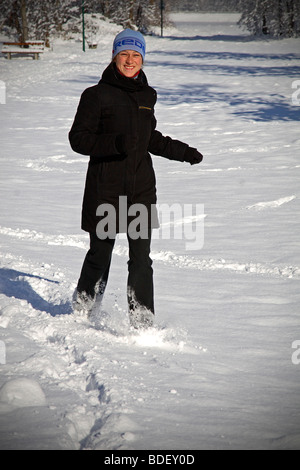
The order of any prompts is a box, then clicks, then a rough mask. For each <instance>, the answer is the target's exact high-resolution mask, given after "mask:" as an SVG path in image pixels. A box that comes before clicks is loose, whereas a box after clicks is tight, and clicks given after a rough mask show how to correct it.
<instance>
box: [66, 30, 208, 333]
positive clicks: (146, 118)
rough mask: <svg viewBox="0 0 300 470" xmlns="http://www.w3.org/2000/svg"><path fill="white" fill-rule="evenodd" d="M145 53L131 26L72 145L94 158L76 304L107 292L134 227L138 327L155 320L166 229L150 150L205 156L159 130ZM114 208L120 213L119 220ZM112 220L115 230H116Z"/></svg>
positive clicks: (88, 102) (196, 159)
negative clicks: (156, 253) (119, 241)
mask: <svg viewBox="0 0 300 470" xmlns="http://www.w3.org/2000/svg"><path fill="white" fill-rule="evenodd" d="M145 52H146V44H145V40H144V37H143V36H142V34H141V33H139V32H136V31H132V30H130V29H126V30H124V31H122V32H121V33H119V34H118V35H117V36H116V38H115V40H114V45H113V54H112V62H111V64H110V65H109V66H108V67H107V68H106V70H105V71H104V73H103V75H102V78H101V80H100V82H99V83H98V85H95V86H92V87H90V88H88V89H86V90H85V91H84V92H83V94H82V96H81V99H80V103H79V106H78V109H77V113H76V116H75V119H74V123H73V125H72V128H71V130H70V133H69V139H70V144H71V147H72V149H73V150H74V151H75V152H78V153H80V154H83V155H89V156H90V162H89V166H88V171H87V176H86V185H85V192H84V199H83V208H82V229H83V230H85V231H87V232H89V234H90V249H89V251H88V253H87V255H86V258H85V260H84V263H83V267H82V271H81V275H80V278H79V281H78V285H77V289H76V292H75V297H74V302H73V306H74V310H75V311H77V312H78V311H79V312H84V313H87V314H89V313H90V312H91V310H92V308H93V305H94V303H95V301H96V300H97V299H98V298H101V296H102V295H103V293H104V290H105V286H106V283H107V279H108V274H109V269H110V263H111V256H112V251H113V248H114V243H115V237H116V234H117V233H120V232H127V238H128V243H129V262H128V306H129V318H130V323H131V325H132V326H133V327H135V328H139V327H147V326H151V325H152V324H153V319H154V299H153V270H152V261H151V259H150V244H151V229H153V228H157V227H158V221H157V214H156V211H154V210H153V207H155V204H156V187H155V184H156V183H155V175H154V171H153V166H152V160H151V157H150V154H149V153H153V154H155V155H160V156H163V157H166V158H168V159H170V160H177V161H182V162H189V163H190V164H192V165H193V164H195V163H200V162H201V161H202V158H203V157H202V155H201V153H199V152H198V151H197V150H196V149H194V148H191V147H189V146H188V145H187V144H185V143H182V142H180V141H178V140H173V139H171V138H170V137H165V136H163V135H162V134H161V133H160V132H159V131H157V130H156V119H155V117H154V105H155V103H156V99H157V95H156V92H155V90H154V89H153V88H151V87H150V86H149V85H148V82H147V78H146V75H145V74H144V72H143V71H142V65H143V62H144V59H145ZM137 205H138V206H137ZM136 207H139V208H140V209H145V210H144V211H142V210H140V212H143V214H144V215H145V213H146V214H147V215H146V218H145V217H144V219H143V222H144V223H141V220H139V222H140V223H139V224H138V223H136V224H134V223H132V222H133V221H134V217H133V215H134V210H133V209H134V208H136ZM110 208H113V210H112V211H111V212H110ZM108 212H110V214H114V216H115V217H114V219H115V220H114V221H112V220H111V218H108ZM125 212H126V217H124V214H125ZM135 215H137V214H136V213H135ZM111 222H113V223H112V226H113V229H110V228H108V225H110V223H111ZM137 225H139V231H138V230H137ZM142 225H143V226H142ZM105 226H106V228H107V230H106V231H105ZM130 227H134V229H132V231H131V230H130Z"/></svg>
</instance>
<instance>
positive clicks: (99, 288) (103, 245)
mask: <svg viewBox="0 0 300 470" xmlns="http://www.w3.org/2000/svg"><path fill="white" fill-rule="evenodd" d="M114 244H115V240H114V239H106V240H100V239H99V238H98V237H97V235H96V234H92V233H91V234H90V249H89V251H88V252H87V254H86V257H85V260H84V263H83V266H82V270H81V274H80V278H79V281H78V285H77V296H76V297H77V298H75V304H76V303H77V304H78V303H79V304H81V303H83V304H84V303H87V304H89V305H88V306H87V309H88V310H90V308H91V307H92V305H93V304H94V302H95V301H96V297H97V296H103V294H104V291H105V288H106V284H107V280H108V275H109V269H110V264H111V257H112V251H113V248H114ZM77 306H78V305H77ZM75 307H76V305H75Z"/></svg>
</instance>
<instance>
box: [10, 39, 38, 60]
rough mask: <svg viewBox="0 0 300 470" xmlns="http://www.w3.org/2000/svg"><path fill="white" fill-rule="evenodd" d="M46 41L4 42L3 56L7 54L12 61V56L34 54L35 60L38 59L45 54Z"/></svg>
mask: <svg viewBox="0 0 300 470" xmlns="http://www.w3.org/2000/svg"><path fill="white" fill-rule="evenodd" d="M44 47H45V42H44V41H26V42H4V43H3V47H2V51H1V52H2V54H6V55H7V58H8V59H11V55H12V54H33V59H35V60H36V59H38V58H39V55H40V54H41V53H43V52H44Z"/></svg>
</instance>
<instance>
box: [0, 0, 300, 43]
mask: <svg viewBox="0 0 300 470" xmlns="http://www.w3.org/2000/svg"><path fill="white" fill-rule="evenodd" d="M83 5H84V9H85V12H86V13H100V14H101V15H103V16H104V17H105V18H107V19H109V20H111V21H112V22H114V23H116V24H120V26H122V27H124V28H125V27H129V28H134V29H138V30H139V31H141V32H143V33H145V34H147V33H150V32H151V28H153V26H157V25H159V23H160V9H161V6H162V5H163V7H164V18H165V21H168V13H169V11H237V12H240V13H241V18H240V20H239V23H238V24H239V25H240V26H241V27H244V28H246V29H247V30H249V32H250V33H252V34H254V35H268V36H270V37H279V38H280V37H296V36H300V0H85V1H84V2H82V0H2V1H1V3H0V28H1V30H2V31H3V30H4V31H5V28H6V31H7V32H8V33H9V34H14V35H15V36H17V37H18V39H19V40H27V39H28V38H39V39H44V40H47V39H48V38H49V37H50V36H51V35H62V34H63V31H66V30H67V29H68V24H71V23H72V21H73V25H74V20H76V19H77V20H78V24H80V23H79V21H80V17H81V13H82V6H83ZM73 27H74V26H73Z"/></svg>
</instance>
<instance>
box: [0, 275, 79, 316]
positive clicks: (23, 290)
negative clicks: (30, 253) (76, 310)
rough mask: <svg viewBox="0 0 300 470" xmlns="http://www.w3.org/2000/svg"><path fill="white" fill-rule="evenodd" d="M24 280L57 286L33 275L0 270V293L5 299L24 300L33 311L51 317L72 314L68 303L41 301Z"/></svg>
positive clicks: (54, 282)
mask: <svg viewBox="0 0 300 470" xmlns="http://www.w3.org/2000/svg"><path fill="white" fill-rule="evenodd" d="M26 278H34V279H39V280H43V281H46V282H50V283H53V284H56V285H58V284H59V282H58V281H53V280H51V279H46V278H43V277H40V276H36V275H33V274H28V273H24V272H21V271H15V270H14V269H7V268H1V269H0V293H1V294H4V295H6V296H7V297H14V298H16V299H20V300H26V301H27V302H28V303H29V304H30V305H31V306H32V307H33V308H34V309H36V310H40V311H42V312H46V313H49V314H50V315H51V316H53V317H54V316H56V315H66V314H70V313H71V312H72V309H71V304H70V302H66V303H64V304H60V305H55V304H53V303H51V302H48V301H47V300H45V299H43V298H42V297H41V296H40V295H39V294H37V292H35V291H34V289H33V288H32V286H31V285H30V283H29V282H28V280H27V279H26Z"/></svg>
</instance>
